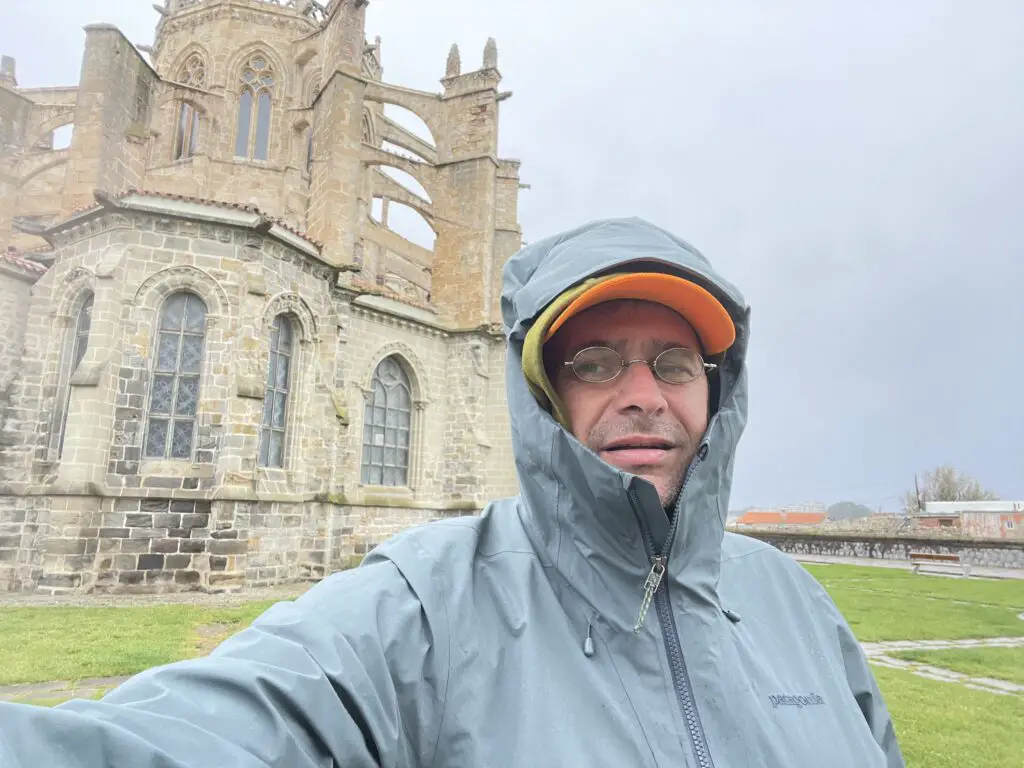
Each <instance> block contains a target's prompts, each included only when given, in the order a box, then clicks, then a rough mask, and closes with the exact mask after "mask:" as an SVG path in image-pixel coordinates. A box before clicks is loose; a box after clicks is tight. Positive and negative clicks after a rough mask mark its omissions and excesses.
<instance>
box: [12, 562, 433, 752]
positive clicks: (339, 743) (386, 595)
mask: <svg viewBox="0 0 1024 768" xmlns="http://www.w3.org/2000/svg"><path fill="white" fill-rule="evenodd" d="M427 602H429V601H425V600H423V601H421V599H420V597H419V596H417V595H416V594H415V593H414V591H413V590H412V588H411V587H410V586H409V584H408V583H407V582H406V580H405V579H404V578H403V577H402V575H401V573H400V572H399V570H398V568H397V567H396V566H395V565H394V564H393V563H392V562H390V561H388V560H383V559H378V560H376V561H375V562H374V563H373V564H372V565H366V566H363V567H360V568H356V569H354V570H351V571H347V572H343V573H338V574H334V575H333V576H330V577H328V578H327V579H325V580H324V581H322V582H321V583H319V584H318V585H316V586H314V587H313V588H312V589H310V590H309V591H308V592H307V593H306V594H305V595H303V596H302V597H301V598H299V599H298V600H296V601H295V602H284V603H279V604H277V605H275V606H274V607H272V608H271V609H270V610H268V611H267V612H266V613H264V614H263V615H262V616H260V617H259V618H258V619H257V620H256V621H255V622H254V623H253V624H252V625H251V626H250V627H249V628H247V629H245V630H243V631H241V632H240V633H238V634H237V635H235V636H234V637H233V638H231V639H229V640H227V641H226V642H224V643H222V644H221V645H220V646H219V647H218V648H217V649H215V650H214V652H213V653H212V654H210V655H209V656H208V657H206V658H202V659H196V660H190V661H184V662H178V663H175V664H170V665H167V666H164V667H158V668H156V669H152V670H148V671H146V672H143V673H141V674H139V675H136V676H135V677H133V678H132V679H130V680H128V681H127V682H125V683H124V684H122V685H121V686H120V687H118V688H116V689H115V690H113V691H111V692H110V693H108V694H107V695H106V696H105V697H104V698H103V699H102V700H100V701H73V702H67V703H65V704H62V705H60V706H58V707H55V708H52V709H50V708H44V707H33V706H29V705H17V704H0V765H2V766H4V768H38V766H44V765H60V766H66V767H67V768H101V767H103V768H106V767H107V766H110V767H112V768H121V767H122V766H123V767H124V768H157V767H158V766H159V768H186V766H187V767H188V768H195V767H196V766H207V765H208V766H218V768H242V767H243V766H244V767H245V768H250V767H251V768H257V767H258V768H268V767H273V768H276V767H277V766H281V768H285V767H287V768H324V766H332V765H337V766H344V768H363V767H364V766H380V765H392V766H393V765H408V766H414V765H419V764H421V763H423V762H429V760H430V758H431V756H432V753H433V749H434V748H435V747H436V743H437V732H438V724H439V722H440V716H441V712H442V711H443V702H444V696H445V693H446V689H445V686H446V682H447V665H448V658H447V648H448V639H447V632H448V630H447V617H446V616H445V615H443V613H444V611H443V607H442V608H440V609H439V614H440V615H430V613H431V611H429V610H428V609H427V608H426V607H425V605H424V604H425V603H427ZM438 605H440V606H443V605H444V603H443V601H440V602H439V603H438Z"/></svg>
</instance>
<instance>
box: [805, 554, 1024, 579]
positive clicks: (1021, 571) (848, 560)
mask: <svg viewBox="0 0 1024 768" xmlns="http://www.w3.org/2000/svg"><path fill="white" fill-rule="evenodd" d="M789 556H790V557H792V558H793V559H795V560H798V561H800V562H801V563H817V564H819V565H833V564H834V565H865V566H871V567H872V568H897V569H899V570H903V571H909V570H910V569H911V563H910V561H909V560H879V559H878V558H873V557H837V556H833V555H802V554H795V553H792V552H790V553H789ZM927 575H928V576H943V575H946V574H942V573H938V572H933V571H928V572H927ZM950 575H953V574H952V573H951V574H950ZM970 578H972V579H974V578H980V579H1024V568H988V567H985V566H981V565H972V566H971V576H970Z"/></svg>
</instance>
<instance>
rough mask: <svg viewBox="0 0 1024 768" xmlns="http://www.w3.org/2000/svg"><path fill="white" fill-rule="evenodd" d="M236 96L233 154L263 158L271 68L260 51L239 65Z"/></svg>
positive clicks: (267, 143)
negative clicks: (236, 116) (236, 108)
mask: <svg viewBox="0 0 1024 768" xmlns="http://www.w3.org/2000/svg"><path fill="white" fill-rule="evenodd" d="M241 81H242V82H241V90H240V91H239V96H238V124H237V127H236V132H235V156H236V157H245V158H249V159H252V160H266V159H267V158H268V157H269V156H270V119H271V116H272V113H271V105H272V98H273V92H274V72H273V70H272V69H271V67H270V61H269V60H268V59H267V58H266V57H265V56H263V55H262V54H256V55H254V56H252V58H250V59H249V60H248V61H247V62H246V64H245V66H244V67H243V68H242V76H241Z"/></svg>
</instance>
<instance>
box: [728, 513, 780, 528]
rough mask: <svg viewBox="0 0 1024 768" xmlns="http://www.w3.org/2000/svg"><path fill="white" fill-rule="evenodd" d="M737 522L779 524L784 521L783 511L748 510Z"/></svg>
mask: <svg viewBox="0 0 1024 768" xmlns="http://www.w3.org/2000/svg"><path fill="white" fill-rule="evenodd" d="M736 522H737V523H739V524H740V525H779V524H780V523H782V513H781V512H747V513H745V514H744V515H743V516H742V517H741V518H740V519H739V520H737V521H736Z"/></svg>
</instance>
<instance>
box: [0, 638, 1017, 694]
mask: <svg viewBox="0 0 1024 768" xmlns="http://www.w3.org/2000/svg"><path fill="white" fill-rule="evenodd" d="M861 647H863V648H864V653H865V654H867V657H868V660H869V661H870V662H871V663H872V664H877V665H878V666H880V667H890V668H892V669H903V670H906V671H908V672H913V673H914V674H916V675H919V676H921V677H926V678H928V679H931V680H939V681H941V682H945V683H960V684H961V685H964V686H965V687H967V688H973V689H975V690H979V691H985V692H987V693H996V694H1001V695H1009V696H1024V685H1020V684H1019V683H1011V682H1008V681H1006V680H994V679H991V678H985V677H970V676H969V675H965V674H963V673H960V672H954V671H952V670H949V669H942V668H940V667H933V666H930V665H928V664H922V663H920V662H916V661H907V660H904V659H897V658H893V657H892V656H889V655H888V654H890V653H896V652H899V651H916V650H932V651H935V650H948V649H954V648H1024V637H988V638H983V639H978V640H887V641H884V642H879V643H861ZM127 679H128V678H127V677H103V678H93V679H89V680H78V681H76V682H69V681H66V680H54V681H51V682H47V683H25V684H21V685H7V686H0V701H15V702H18V701H34V702H38V701H56V700H59V699H71V698H89V697H94V696H99V695H100V694H103V693H105V692H106V691H108V690H109V689H111V688H114V687H116V686H118V685H120V684H121V683H123V682H124V681H125V680H127Z"/></svg>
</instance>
